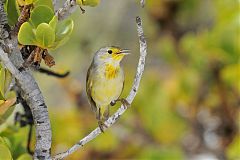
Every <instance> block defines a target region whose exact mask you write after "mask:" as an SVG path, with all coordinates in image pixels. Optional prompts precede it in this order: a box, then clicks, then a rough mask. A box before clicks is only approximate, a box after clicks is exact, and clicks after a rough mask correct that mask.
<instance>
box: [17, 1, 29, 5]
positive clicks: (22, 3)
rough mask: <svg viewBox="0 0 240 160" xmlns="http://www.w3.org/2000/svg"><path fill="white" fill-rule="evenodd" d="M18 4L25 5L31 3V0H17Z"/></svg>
mask: <svg viewBox="0 0 240 160" xmlns="http://www.w3.org/2000/svg"><path fill="white" fill-rule="evenodd" d="M17 2H18V4H19V5H20V6H25V5H29V4H32V3H33V0H17Z"/></svg>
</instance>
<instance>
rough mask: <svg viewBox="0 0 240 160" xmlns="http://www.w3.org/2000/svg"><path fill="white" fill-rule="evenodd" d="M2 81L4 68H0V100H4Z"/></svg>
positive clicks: (3, 79)
mask: <svg viewBox="0 0 240 160" xmlns="http://www.w3.org/2000/svg"><path fill="white" fill-rule="evenodd" d="M4 81H5V72H4V68H1V69H0V100H4V94H5V93H4Z"/></svg>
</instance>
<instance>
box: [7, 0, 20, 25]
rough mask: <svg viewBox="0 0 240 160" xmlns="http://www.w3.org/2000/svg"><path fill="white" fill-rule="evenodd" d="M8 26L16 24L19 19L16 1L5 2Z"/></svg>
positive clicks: (8, 0)
mask: <svg viewBox="0 0 240 160" xmlns="http://www.w3.org/2000/svg"><path fill="white" fill-rule="evenodd" d="M6 10H7V18H8V24H10V25H11V26H13V25H14V24H16V23H17V21H18V17H19V8H18V5H17V1H16V0H7V2H6Z"/></svg>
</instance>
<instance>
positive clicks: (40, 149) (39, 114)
mask: <svg viewBox="0 0 240 160" xmlns="http://www.w3.org/2000/svg"><path fill="white" fill-rule="evenodd" d="M18 54H20V53H18ZM0 60H1V61H2V62H3V64H4V65H5V67H6V68H7V69H8V70H9V71H10V72H11V74H12V75H13V76H14V77H15V78H16V79H17V82H18V84H19V85H20V87H21V89H22V91H23V96H24V99H25V100H26V102H27V103H28V105H29V107H30V109H31V111H32V114H33V118H34V123H35V126H36V146H35V153H34V159H50V149H51V138H52V133H51V126H50V121H49V117H48V111H47V106H46V104H45V102H44V99H43V96H42V93H41V91H40V89H39V87H38V85H37V83H36V81H35V79H34V77H33V76H32V74H31V73H30V71H29V70H28V69H24V68H21V71H19V70H18V69H17V68H16V67H15V66H14V65H13V63H12V62H11V61H10V59H9V58H8V54H7V53H5V52H4V51H3V50H2V48H0Z"/></svg>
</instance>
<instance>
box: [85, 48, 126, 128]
mask: <svg viewBox="0 0 240 160" xmlns="http://www.w3.org/2000/svg"><path fill="white" fill-rule="evenodd" d="M128 54H130V50H128V49H121V48H119V47H115V46H110V47H102V48H100V49H99V50H98V51H97V52H96V53H95V55H94V56H93V60H92V63H91V65H90V67H89V68H88V72H87V76H86V93H87V97H88V100H89V103H90V106H91V109H92V110H93V112H95V115H96V119H97V120H98V125H99V128H100V130H101V131H102V132H104V127H105V128H107V125H106V124H105V123H104V121H106V120H107V119H108V118H109V108H110V106H114V105H115V104H116V102H118V101H120V102H121V103H122V104H123V106H124V107H125V108H127V107H129V105H130V104H129V103H128V101H127V100H126V99H124V98H120V95H121V93H122V91H123V88H124V79H125V77H124V71H123V68H122V67H121V63H120V62H121V61H122V59H123V57H124V56H126V55H128Z"/></svg>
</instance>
